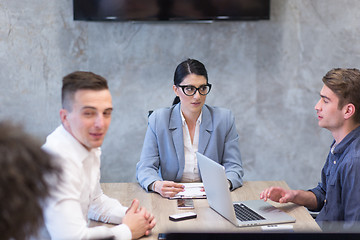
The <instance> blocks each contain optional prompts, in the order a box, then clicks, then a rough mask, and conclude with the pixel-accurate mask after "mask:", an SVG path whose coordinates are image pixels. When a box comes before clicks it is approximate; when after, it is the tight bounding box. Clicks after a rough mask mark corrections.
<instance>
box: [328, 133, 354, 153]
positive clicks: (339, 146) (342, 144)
mask: <svg viewBox="0 0 360 240" xmlns="http://www.w3.org/2000/svg"><path fill="white" fill-rule="evenodd" d="M359 136H360V127H357V128H355V129H354V130H352V131H351V132H350V133H349V134H348V135H346V136H345V138H344V139H343V140H342V141H341V142H340V143H338V144H337V145H336V146H335V148H334V150H333V151H332V153H333V154H336V153H343V152H344V151H345V149H346V148H347V147H348V146H349V145H350V144H351V143H352V142H353V141H354V140H355V139H356V138H358V137H359ZM334 144H335V141H334V142H333V144H331V147H333V145H334Z"/></svg>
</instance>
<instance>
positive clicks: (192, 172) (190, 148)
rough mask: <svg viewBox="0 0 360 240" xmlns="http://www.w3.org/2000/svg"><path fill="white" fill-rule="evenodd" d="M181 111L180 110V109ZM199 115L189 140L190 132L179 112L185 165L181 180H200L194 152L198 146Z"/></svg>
mask: <svg viewBox="0 0 360 240" xmlns="http://www.w3.org/2000/svg"><path fill="white" fill-rule="evenodd" d="M180 112H181V110H180ZM201 116H202V113H200V116H199V117H198V119H197V120H196V125H195V133H194V139H193V142H191V138H190V132H189V128H188V125H187V124H186V121H185V117H184V115H183V113H182V112H181V120H182V126H183V136H184V155H185V167H184V173H183V175H182V178H181V182H201V178H200V174H199V168H198V164H197V158H196V152H197V151H198V148H199V131H200V124H201Z"/></svg>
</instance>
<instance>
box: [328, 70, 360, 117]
mask: <svg viewBox="0 0 360 240" xmlns="http://www.w3.org/2000/svg"><path fill="white" fill-rule="evenodd" d="M322 81H323V82H324V84H325V85H326V86H327V87H328V88H330V89H331V90H332V91H333V92H334V93H335V94H336V96H337V97H338V98H339V105H338V108H339V109H341V108H342V107H343V106H344V105H345V104H348V103H352V104H354V106H355V114H354V120H355V122H356V123H360V71H359V70H358V69H356V68H352V69H346V68H334V69H332V70H330V71H329V72H328V73H326V75H325V76H324V77H323V79H322Z"/></svg>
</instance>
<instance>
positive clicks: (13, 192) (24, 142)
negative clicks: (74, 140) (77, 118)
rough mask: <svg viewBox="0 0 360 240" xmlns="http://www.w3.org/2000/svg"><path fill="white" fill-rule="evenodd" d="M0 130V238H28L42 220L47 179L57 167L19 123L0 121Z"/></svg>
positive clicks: (53, 173) (48, 191)
mask: <svg viewBox="0 0 360 240" xmlns="http://www.w3.org/2000/svg"><path fill="white" fill-rule="evenodd" d="M0 133H1V134H0V211H1V213H0V233H1V237H0V238H1V239H28V238H29V237H30V236H36V235H37V233H38V230H39V228H40V227H42V226H43V223H44V217H43V210H42V205H43V204H44V201H45V200H46V198H47V197H49V196H50V186H49V183H48V181H47V179H48V178H49V177H52V178H53V177H56V178H55V179H57V180H59V179H60V173H61V170H60V167H59V166H57V165H55V163H54V162H53V161H51V159H50V156H49V155H48V154H47V153H45V152H44V151H43V150H42V149H41V144H40V143H39V142H38V141H37V140H36V139H34V138H33V137H31V136H30V135H29V134H26V133H25V132H24V131H23V130H22V128H21V127H19V126H15V125H12V124H10V123H9V122H0Z"/></svg>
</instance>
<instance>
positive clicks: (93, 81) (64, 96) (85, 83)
mask: <svg viewBox="0 0 360 240" xmlns="http://www.w3.org/2000/svg"><path fill="white" fill-rule="evenodd" d="M104 89H109V87H108V84H107V81H106V79H105V78H103V77H102V76H100V75H97V74H95V73H92V72H82V71H76V72H73V73H70V74H68V75H66V76H65V77H64V78H63V85H62V90H61V102H62V107H63V108H64V109H67V110H68V111H71V106H72V102H73V100H74V95H75V93H76V91H78V90H104Z"/></svg>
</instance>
